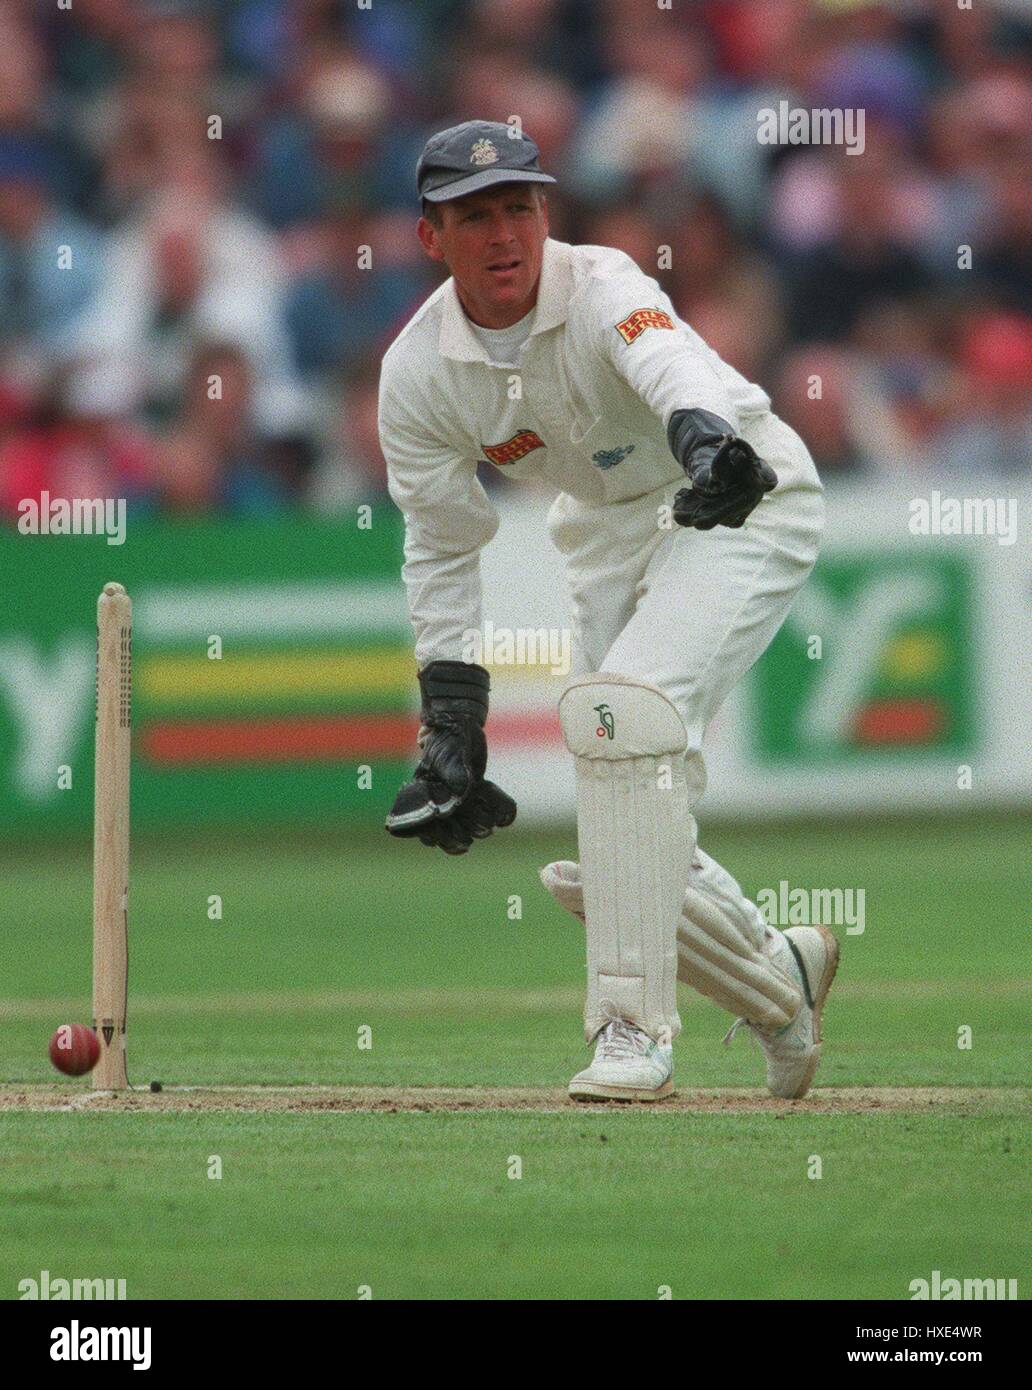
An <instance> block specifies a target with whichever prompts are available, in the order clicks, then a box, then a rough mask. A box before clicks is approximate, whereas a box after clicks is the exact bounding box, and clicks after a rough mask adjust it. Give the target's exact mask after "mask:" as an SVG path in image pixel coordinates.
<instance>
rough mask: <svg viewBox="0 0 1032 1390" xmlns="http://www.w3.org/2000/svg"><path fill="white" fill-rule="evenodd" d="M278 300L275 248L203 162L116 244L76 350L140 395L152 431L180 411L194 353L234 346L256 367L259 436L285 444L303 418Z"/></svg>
mask: <svg viewBox="0 0 1032 1390" xmlns="http://www.w3.org/2000/svg"><path fill="white" fill-rule="evenodd" d="M283 293H284V285H283V278H282V274H281V270H280V263H279V256H278V251H277V247H276V244H275V242H274V241H273V240H272V239H271V237H269V235H268V234H267V233H266V232H265V230H264V229H263V228H262V227H261V226H259V225H258V223H256V222H255V221H254V220H253V219H252V218H250V217H249V216H248V215H247V214H245V213H242V212H240V211H239V210H238V209H236V208H235V207H233V206H232V205H229V204H227V202H226V201H225V199H224V198H223V196H222V194H221V191H220V188H219V183H218V170H217V167H216V165H215V162H214V156H213V155H212V154H210V153H208V152H205V151H198V152H196V154H194V155H191V156H188V157H186V158H184V159H183V160H182V161H180V162H178V163H175V164H173V165H172V166H171V167H169V168H168V169H167V170H166V181H165V185H164V188H163V191H162V192H161V193H160V194H158V195H157V196H156V198H155V199H154V200H153V201H152V202H151V203H150V204H149V205H148V206H147V207H146V208H145V209H144V210H143V211H142V212H141V213H140V215H139V216H138V217H137V218H135V219H134V220H133V221H131V222H130V223H128V224H127V225H126V226H125V227H124V228H122V229H120V230H119V231H118V233H117V234H116V235H115V236H114V237H113V238H112V240H111V243H110V247H109V251H108V255H107V259H106V265H105V268H104V274H103V279H102V282H101V285H100V289H99V292H98V294H97V296H96V299H95V300H94V302H93V304H92V305H91V306H90V308H89V309H88V310H87V312H86V314H85V316H84V318H83V319H82V321H81V322H80V324H79V326H78V337H79V343H80V345H81V347H82V349H83V350H84V351H87V350H88V351H90V352H91V353H93V354H94V355H97V356H104V357H106V358H108V359H109V361H110V362H111V363H112V364H115V365H116V366H117V367H118V369H119V370H121V371H122V372H124V374H125V376H126V378H127V379H129V380H130V381H133V382H134V383H135V385H136V388H137V391H138V406H139V408H140V409H141V410H142V411H143V413H144V414H145V415H146V416H147V418H149V419H150V420H152V421H153V422H154V423H156V424H157V423H161V422H163V421H167V420H168V419H169V418H170V416H171V415H173V414H174V413H175V411H176V409H177V406H178V401H179V397H180V394H181V392H182V391H183V389H184V385H185V382H186V376H187V371H188V368H189V363H190V360H191V355H192V352H193V349H194V345H195V344H196V343H197V342H198V341H199V340H200V339H205V338H220V339H227V340H230V341H232V342H235V343H236V344H237V345H238V346H239V347H240V348H241V350H242V351H243V352H245V353H246V354H247V355H248V357H249V359H250V362H251V366H252V370H253V373H254V397H255V409H256V411H257V415H258V418H259V421H260V423H261V426H262V428H263V429H266V430H268V431H269V432H270V433H276V432H281V433H291V432H293V431H294V430H295V429H296V428H297V426H298V424H299V422H300V421H301V420H303V418H304V413H305V408H306V407H305V400H304V397H303V394H302V393H301V391H300V389H299V386H298V383H297V382H296V380H295V378H294V375H293V371H292V368H291V364H290V353H289V344H288V339H287V335H286V331H285V327H284V322H283V309H284V302H283Z"/></svg>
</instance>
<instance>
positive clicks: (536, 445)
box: [484, 430, 545, 464]
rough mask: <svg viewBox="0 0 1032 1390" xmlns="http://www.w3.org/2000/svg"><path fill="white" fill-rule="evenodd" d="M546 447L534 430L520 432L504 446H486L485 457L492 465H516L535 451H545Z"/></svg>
mask: <svg viewBox="0 0 1032 1390" xmlns="http://www.w3.org/2000/svg"><path fill="white" fill-rule="evenodd" d="M544 447H545V441H544V440H543V439H542V438H541V437H540V436H539V435H536V434H535V433H534V431H533V430H520V431H519V433H518V434H514V435H513V437H512V438H511V439H507V440H506V441H505V443H504V444H485V445H484V456H485V458H489V459H490V460H491V462H492V463H498V464H505V463H516V462H517V461H518V460H519V459H521V458H526V456H527V454H530V453H533V451H534V450H535V449H543V448H544Z"/></svg>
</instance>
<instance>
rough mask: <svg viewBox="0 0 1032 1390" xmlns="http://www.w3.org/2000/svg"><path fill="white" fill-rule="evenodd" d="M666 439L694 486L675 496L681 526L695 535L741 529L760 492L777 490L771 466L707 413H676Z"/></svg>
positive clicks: (703, 411) (725, 422)
mask: <svg viewBox="0 0 1032 1390" xmlns="http://www.w3.org/2000/svg"><path fill="white" fill-rule="evenodd" d="M667 439H668V440H669V442H670V448H671V450H672V451H673V455H674V457H675V458H676V459H677V460H678V462H679V463H680V464H681V466H682V468H683V469H684V471H685V473H686V474H687V475H688V477H689V478H690V479H691V484H692V485H691V487H690V488H681V490H680V492H678V493H676V494H675V496H674V507H673V514H674V520H675V521H676V522H677V524H678V525H679V526H693V527H694V528H695V529H696V530H697V531H711V530H712V529H713V527H714V526H732V527H738V526H742V525H744V523H745V519H746V517H747V516H748V515H749V513H750V512H751V511H752V510H753V508H754V507H755V506H756V505H757V504H758V503H759V501H760V498H761V497H763V495H764V493H767V492H770V491H772V490H773V489H774V488H775V487H777V483H778V475H777V474H776V473H775V472H774V470H773V468H771V466H770V464H769V463H765V462H764V461H763V459H761V458H760V456H759V455H758V454H757V452H756V450H755V449H754V448H753V447H752V445H751V444H749V443H747V442H746V441H745V440H744V439H741V438H739V437H738V436H737V435H736V434H735V432H734V430H733V429H732V428H731V426H730V425H729V424H728V422H727V421H726V420H722V419H721V418H720V416H719V415H714V414H712V412H711V411H708V410H675V411H674V413H673V415H671V417H670V424H669V425H668V426H667Z"/></svg>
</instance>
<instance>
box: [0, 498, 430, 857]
mask: <svg viewBox="0 0 1032 1390" xmlns="http://www.w3.org/2000/svg"><path fill="white" fill-rule="evenodd" d="M365 519H366V520H367V522H368V524H367V525H366V526H364V527H363V526H360V525H359V524H358V521H357V518H356V517H354V516H352V515H350V514H345V515H344V516H343V517H342V519H341V520H339V521H337V520H333V521H329V520H324V519H314V518H312V517H310V516H307V515H304V516H302V515H298V516H297V517H296V518H292V519H289V520H282V519H280V520H276V521H218V522H212V521H205V522H200V521H198V522H182V523H179V522H172V521H146V522H145V521H138V522H137V523H136V524H135V525H131V526H130V528H129V533H128V538H127V540H126V543H125V544H124V545H121V546H109V545H108V544H107V542H106V539H105V538H104V537H99V536H98V537H94V536H80V537H74V536H68V537H65V536H50V537H46V536H22V535H19V534H17V533H16V532H14V531H9V532H3V533H0V573H2V574H3V585H2V587H0V827H2V828H3V829H4V830H5V831H25V832H29V833H32V832H35V831H40V830H62V829H73V828H83V829H84V828H86V827H88V826H89V824H90V822H91V817H92V798H93V704H94V684H95V675H94V657H95V640H96V639H95V625H96V600H97V595H98V593H99V592H100V589H101V586H102V585H103V584H104V583H105V582H106V581H107V580H112V579H114V580H118V581H120V582H121V583H123V584H124V585H125V586H126V588H127V589H128V591H129V593H130V595H131V597H132V599H133V643H134V653H133V686H134V689H133V791H132V802H133V804H132V816H133V824H134V827H137V828H145V827H147V826H151V825H161V824H176V825H180V826H182V825H191V824H193V825H227V824H247V823H254V824H262V823H264V824H271V823H277V822H278V823H291V824H306V823H324V822H326V821H327V820H332V819H333V818H335V817H338V816H339V817H342V818H354V817H356V816H357V817H362V818H366V819H368V820H370V821H376V820H379V819H380V818H382V815H383V813H384V807H385V805H387V804H389V802H390V799H391V797H392V795H393V789H394V788H395V787H396V786H397V784H398V782H399V781H401V780H402V779H403V776H404V773H405V769H406V768H407V767H408V766H410V765H411V762H412V754H413V750H414V739H415V733H416V728H417V720H416V717H415V701H414V695H415V692H416V685H415V665H414V661H413V657H412V639H411V629H410V627H409V623H408V619H407V614H406V609H405V598H404V591H403V587H402V584H401V581H400V565H401V528H400V518H399V517H398V515H397V514H396V513H395V512H394V511H393V510H392V509H384V510H383V511H382V512H379V511H377V512H374V513H373V514H372V516H371V518H368V517H367V518H365Z"/></svg>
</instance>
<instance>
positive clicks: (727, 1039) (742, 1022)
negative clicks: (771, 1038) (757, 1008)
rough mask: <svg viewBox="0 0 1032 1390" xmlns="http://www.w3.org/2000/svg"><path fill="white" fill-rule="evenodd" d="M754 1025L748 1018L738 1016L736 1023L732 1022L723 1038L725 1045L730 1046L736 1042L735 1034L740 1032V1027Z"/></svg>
mask: <svg viewBox="0 0 1032 1390" xmlns="http://www.w3.org/2000/svg"><path fill="white" fill-rule="evenodd" d="M752 1027H753V1025H752V1024H751V1023H750V1022H749V1020H748V1019H747V1018H736V1019H735V1021H734V1023H732V1025H731V1027H730V1028H729V1029H728V1030H727V1032H726V1033H725V1034H724V1037H723V1039H722V1041H723V1043H724V1045H725V1047H727V1046H730V1044H731V1043H733V1042H734V1040H735V1034H736V1033H737V1032H738V1030H739V1029H740V1028H752Z"/></svg>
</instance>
